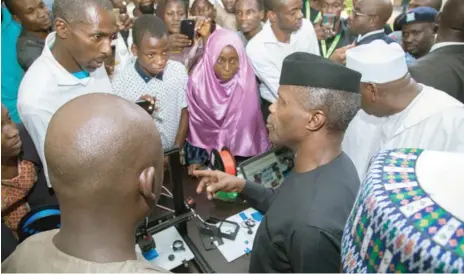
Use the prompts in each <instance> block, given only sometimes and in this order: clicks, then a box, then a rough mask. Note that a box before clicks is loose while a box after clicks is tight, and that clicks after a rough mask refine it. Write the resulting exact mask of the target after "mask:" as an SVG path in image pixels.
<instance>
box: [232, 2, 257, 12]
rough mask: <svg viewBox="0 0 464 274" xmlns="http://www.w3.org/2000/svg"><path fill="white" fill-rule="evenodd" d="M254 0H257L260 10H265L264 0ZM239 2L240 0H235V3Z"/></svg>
mask: <svg viewBox="0 0 464 274" xmlns="http://www.w3.org/2000/svg"><path fill="white" fill-rule="evenodd" d="M243 1H251V0H243ZM253 1H255V2H256V3H257V4H258V10H259V11H262V10H264V0H253ZM237 3H238V0H237V2H235V4H237Z"/></svg>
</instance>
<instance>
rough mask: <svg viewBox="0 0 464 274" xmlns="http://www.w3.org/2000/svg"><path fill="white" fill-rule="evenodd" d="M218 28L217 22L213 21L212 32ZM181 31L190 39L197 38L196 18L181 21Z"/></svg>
mask: <svg viewBox="0 0 464 274" xmlns="http://www.w3.org/2000/svg"><path fill="white" fill-rule="evenodd" d="M215 30H216V23H215V22H214V21H212V22H211V31H210V32H211V33H213V32H214V31H215ZM180 33H181V34H183V35H185V36H187V37H188V39H189V40H192V41H193V39H194V38H195V20H193V19H184V20H182V21H181V22H180Z"/></svg>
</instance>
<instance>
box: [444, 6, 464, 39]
mask: <svg viewBox="0 0 464 274" xmlns="http://www.w3.org/2000/svg"><path fill="white" fill-rule="evenodd" d="M441 17H442V18H441V21H440V25H442V26H440V27H444V28H447V29H449V30H453V31H459V32H461V33H462V32H464V1H463V0H448V1H447V2H446V3H445V6H444V7H443V11H442V14H441ZM461 35H462V36H464V34H461Z"/></svg>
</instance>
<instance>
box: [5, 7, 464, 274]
mask: <svg viewBox="0 0 464 274" xmlns="http://www.w3.org/2000/svg"><path fill="white" fill-rule="evenodd" d="M392 14H393V4H392V1H391V0H352V7H351V8H350V10H349V12H348V15H346V2H345V0H190V1H189V0H134V1H124V0H79V1H76V0H52V1H50V0H49V1H45V0H4V1H2V13H1V15H2V77H1V80H2V83H1V88H2V90H1V96H2V99H1V100H2V118H1V125H2V150H1V153H2V162H1V164H2V174H1V179H2V271H5V272H82V271H87V272H164V271H165V270H163V269H161V268H159V267H156V266H154V265H153V264H150V263H148V262H147V261H145V260H144V259H143V258H139V257H138V255H137V254H136V252H135V249H134V245H135V237H134V235H135V228H136V225H137V224H138V223H139V222H140V221H141V220H142V219H143V218H144V217H145V216H147V215H148V214H149V212H150V210H151V209H152V207H153V206H154V205H155V204H156V202H157V200H158V198H159V196H160V192H161V186H162V183H163V173H164V165H165V164H166V158H165V157H163V155H162V153H163V150H166V149H169V148H172V147H177V148H179V149H180V150H181V156H182V157H181V158H182V159H180V161H182V162H183V164H185V165H186V166H187V168H188V174H189V175H190V176H194V177H198V178H199V179H200V181H199V185H198V189H197V191H198V192H199V193H201V192H206V194H207V196H208V197H209V198H210V199H212V198H213V197H214V195H215V193H216V192H218V191H226V192H238V193H240V195H241V196H242V197H243V198H244V199H245V200H247V202H248V203H249V204H250V206H252V207H254V208H256V209H257V210H259V211H261V212H262V213H264V214H265V217H264V219H263V222H262V224H261V226H260V227H259V229H258V231H257V233H256V237H255V242H254V245H253V252H252V256H251V261H250V272H332V273H335V272H340V271H345V272H366V271H368V272H383V271H389V272H395V271H403V272H464V210H463V207H462V206H459V195H456V193H463V192H462V191H463V190H464V186H463V185H462V181H463V180H464V174H463V172H462V170H460V169H459V167H460V166H459V164H457V163H462V159H464V154H460V153H464V104H463V103H464V1H462V0H447V1H446V2H445V3H444V4H443V3H442V0H410V1H409V6H408V9H407V10H406V12H405V13H402V14H400V15H399V16H398V17H397V18H393V19H394V24H393V25H390V24H389V22H391V19H392ZM186 20H191V21H189V22H193V25H192V27H193V29H192V31H193V38H192V37H189V34H188V33H185V24H184V23H186V22H187V21H186ZM140 102H142V103H148V104H149V105H150V109H152V110H153V111H150V113H147V111H146V110H144V109H143V108H142V107H140V106H139V104H140ZM273 146H284V147H288V148H289V149H291V150H292V151H293V153H294V155H295V167H294V169H293V170H292V172H291V174H290V175H289V176H288V177H287V178H286V179H285V182H284V183H283V184H282V185H281V186H280V187H279V188H278V189H277V190H271V189H267V188H264V187H263V186H261V185H259V184H256V183H251V182H247V181H245V180H244V179H241V178H238V177H234V176H232V175H228V174H226V173H223V172H220V171H208V170H202V167H203V166H204V165H206V164H207V162H208V159H209V155H210V153H211V151H212V150H213V149H217V150H221V149H222V148H224V147H226V148H228V149H229V150H230V152H231V153H232V155H233V156H234V157H235V158H236V161H237V162H240V161H242V160H244V159H248V158H250V157H254V156H257V155H260V154H262V153H265V152H267V151H268V150H269V149H271V148H272V147H273ZM163 162H164V164H163ZM447 166H448V168H447ZM437 167H440V168H437ZM461 169H462V168H461ZM442 180H447V181H448V183H443V182H442ZM438 185H443V187H442V188H441V187H437V186H438ZM46 205H58V206H59V208H60V211H61V224H60V228H59V229H56V230H51V231H46V232H42V233H38V234H37V235H33V236H31V237H29V238H27V239H26V240H25V241H24V242H22V243H21V244H20V245H18V244H19V243H18V233H19V230H20V229H21V228H20V227H18V225H19V223H20V221H21V219H22V218H23V217H24V216H25V215H26V214H27V213H28V212H29V211H31V210H32V209H35V208H40V207H42V206H46ZM406 223H407V224H408V225H406ZM412 223H415V224H416V225H413V224H412ZM4 260H5V261H4Z"/></svg>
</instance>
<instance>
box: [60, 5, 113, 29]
mask: <svg viewBox="0 0 464 274" xmlns="http://www.w3.org/2000/svg"><path fill="white" fill-rule="evenodd" d="M92 6H93V7H97V8H101V9H104V10H108V11H112V10H113V4H112V3H111V1H110V0H55V1H54V2H53V8H52V9H53V17H54V18H61V19H63V20H65V21H66V22H68V24H75V23H85V22H87V21H88V19H87V12H86V11H87V8H89V7H92Z"/></svg>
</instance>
